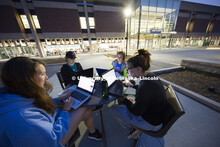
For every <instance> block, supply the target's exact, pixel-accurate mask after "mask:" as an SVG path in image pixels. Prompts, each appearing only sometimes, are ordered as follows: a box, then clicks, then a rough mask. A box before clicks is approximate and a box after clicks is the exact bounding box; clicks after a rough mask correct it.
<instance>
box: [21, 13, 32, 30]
mask: <svg viewBox="0 0 220 147" xmlns="http://www.w3.org/2000/svg"><path fill="white" fill-rule="evenodd" d="M20 17H21V21H22V23H23V25H24V28H25V29H30V25H29V23H28V20H27V17H26V15H20Z"/></svg>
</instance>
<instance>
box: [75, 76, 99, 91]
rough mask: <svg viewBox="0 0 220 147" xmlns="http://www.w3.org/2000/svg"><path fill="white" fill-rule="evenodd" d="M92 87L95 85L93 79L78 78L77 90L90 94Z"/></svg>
mask: <svg viewBox="0 0 220 147" xmlns="http://www.w3.org/2000/svg"><path fill="white" fill-rule="evenodd" d="M94 85H95V79H93V78H89V77H88V78H87V77H83V76H80V79H79V84H78V87H79V88H81V89H83V90H86V91H88V92H92V91H93V88H94Z"/></svg>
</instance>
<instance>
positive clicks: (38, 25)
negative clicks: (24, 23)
mask: <svg viewBox="0 0 220 147" xmlns="http://www.w3.org/2000/svg"><path fill="white" fill-rule="evenodd" d="M32 18H33V21H34V25H35V27H36V29H40V23H39V21H38V18H37V15H32Z"/></svg>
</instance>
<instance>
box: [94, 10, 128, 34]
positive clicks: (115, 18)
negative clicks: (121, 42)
mask: <svg viewBox="0 0 220 147" xmlns="http://www.w3.org/2000/svg"><path fill="white" fill-rule="evenodd" d="M94 17H95V26H96V28H95V29H96V32H124V31H125V19H124V17H123V14H122V13H120V12H104V11H95V12H94Z"/></svg>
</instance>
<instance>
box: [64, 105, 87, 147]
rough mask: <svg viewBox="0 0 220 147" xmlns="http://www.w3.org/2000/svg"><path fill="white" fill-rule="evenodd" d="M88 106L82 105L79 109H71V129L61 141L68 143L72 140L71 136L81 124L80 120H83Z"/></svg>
mask: <svg viewBox="0 0 220 147" xmlns="http://www.w3.org/2000/svg"><path fill="white" fill-rule="evenodd" d="M86 110H87V108H84V107H80V108H78V109H77V110H72V111H71V123H70V127H69V131H68V132H67V134H66V135H65V136H64V138H63V140H62V141H61V144H62V145H65V144H67V142H68V141H69V140H70V138H71V136H72V135H73V134H74V132H75V131H76V129H77V127H78V126H79V124H80V122H81V121H82V120H83V117H84V113H85V112H86Z"/></svg>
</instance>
